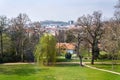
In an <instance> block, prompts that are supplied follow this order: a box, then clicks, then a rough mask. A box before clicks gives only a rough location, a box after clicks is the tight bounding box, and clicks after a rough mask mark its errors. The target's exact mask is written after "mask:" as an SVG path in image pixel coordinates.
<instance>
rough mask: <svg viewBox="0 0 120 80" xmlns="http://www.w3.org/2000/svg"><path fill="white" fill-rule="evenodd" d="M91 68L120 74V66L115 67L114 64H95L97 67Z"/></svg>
mask: <svg viewBox="0 0 120 80" xmlns="http://www.w3.org/2000/svg"><path fill="white" fill-rule="evenodd" d="M91 66H94V67H97V68H100V69H106V70H110V71H115V72H119V73H120V64H114V65H112V64H95V65H91Z"/></svg>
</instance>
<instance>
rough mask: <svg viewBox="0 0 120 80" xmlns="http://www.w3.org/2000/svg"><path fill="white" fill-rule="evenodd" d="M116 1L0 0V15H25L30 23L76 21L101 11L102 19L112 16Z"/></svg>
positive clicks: (9, 16) (10, 16)
mask: <svg viewBox="0 0 120 80" xmlns="http://www.w3.org/2000/svg"><path fill="white" fill-rule="evenodd" d="M117 1H118V0H0V15H5V16H7V17H8V18H13V17H16V16H18V14H19V13H26V14H27V15H28V16H29V18H30V19H31V20H32V21H44V20H55V21H69V20H75V21H76V20H77V18H78V17H80V16H82V15H83V14H92V13H93V11H102V13H103V18H104V19H109V18H110V17H112V16H113V13H114V10H115V9H114V6H115V4H116V3H117Z"/></svg>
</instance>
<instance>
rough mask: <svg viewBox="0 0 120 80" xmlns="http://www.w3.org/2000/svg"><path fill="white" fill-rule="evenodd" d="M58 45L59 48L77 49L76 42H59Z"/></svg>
mask: <svg viewBox="0 0 120 80" xmlns="http://www.w3.org/2000/svg"><path fill="white" fill-rule="evenodd" d="M56 46H57V48H59V47H64V48H66V49H70V50H74V49H75V44H74V43H57V44H56Z"/></svg>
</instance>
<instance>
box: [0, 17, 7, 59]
mask: <svg viewBox="0 0 120 80" xmlns="http://www.w3.org/2000/svg"><path fill="white" fill-rule="evenodd" d="M6 25H7V18H6V16H0V44H1V45H0V47H1V52H0V53H1V54H0V60H2V58H3V32H4V29H5V27H6Z"/></svg>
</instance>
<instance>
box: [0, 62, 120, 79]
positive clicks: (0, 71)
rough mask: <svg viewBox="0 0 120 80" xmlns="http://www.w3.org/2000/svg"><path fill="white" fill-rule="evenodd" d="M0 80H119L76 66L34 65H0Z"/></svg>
mask: <svg viewBox="0 0 120 80" xmlns="http://www.w3.org/2000/svg"><path fill="white" fill-rule="evenodd" d="M0 80H120V76H119V75H115V74H112V73H107V72H102V71H98V70H94V69H90V68H86V67H80V66H79V65H77V64H69V65H68V64H67V65H64V64H61V65H56V66H53V67H37V66H36V65H34V64H24V65H23V64H21V65H0Z"/></svg>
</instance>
